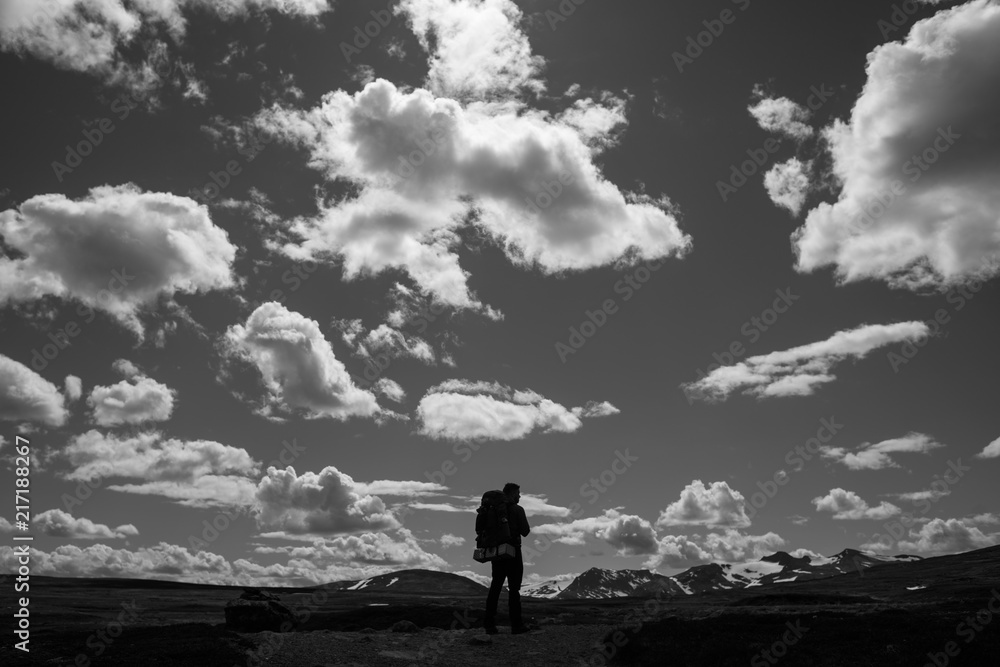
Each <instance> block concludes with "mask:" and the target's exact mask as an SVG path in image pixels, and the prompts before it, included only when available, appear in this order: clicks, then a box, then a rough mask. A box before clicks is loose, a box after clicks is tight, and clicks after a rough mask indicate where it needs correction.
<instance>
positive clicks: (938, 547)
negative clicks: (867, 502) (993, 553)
mask: <svg viewBox="0 0 1000 667" xmlns="http://www.w3.org/2000/svg"><path fill="white" fill-rule="evenodd" d="M980 519H986V520H985V521H983V520H980ZM996 523H998V521H997V518H996V516H995V515H984V516H982V517H967V518H964V519H941V518H935V519H931V520H930V521H928V522H926V523H924V524H923V525H922V526H920V527H919V528H913V529H911V530H910V533H909V535H908V536H907V537H908V538H909V539H901V540H900V541H899V542H898V543H895V544H894V543H892V542H887V541H883V542H872V543H869V544H864V545H862V548H863V549H870V550H871V551H881V552H890V553H901V552H902V553H917V554H924V555H927V556H940V555H945V554H953V553H962V552H965V551H972V550H974V549H984V548H986V547H991V546H994V545H996V544H1000V532H984V531H983V529H982V528H981V527H980V526H982V525H986V524H996Z"/></svg>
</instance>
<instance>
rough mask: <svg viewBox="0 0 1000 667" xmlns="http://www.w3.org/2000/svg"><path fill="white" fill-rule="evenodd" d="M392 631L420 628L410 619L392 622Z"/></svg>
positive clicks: (417, 630) (412, 630)
mask: <svg viewBox="0 0 1000 667" xmlns="http://www.w3.org/2000/svg"><path fill="white" fill-rule="evenodd" d="M392 631H393V632H420V628H418V627H417V624H416V623H413V622H412V621H396V622H395V623H393V624H392Z"/></svg>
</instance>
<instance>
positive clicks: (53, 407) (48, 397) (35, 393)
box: [0, 259, 69, 427]
mask: <svg viewBox="0 0 1000 667" xmlns="http://www.w3.org/2000/svg"><path fill="white" fill-rule="evenodd" d="M2 261H3V260H2V259H0V262H2ZM68 416H69V412H68V411H67V410H66V406H65V399H64V398H63V395H62V394H60V393H59V389H58V388H57V387H56V386H55V385H54V384H52V383H51V382H49V381H48V380H46V379H45V378H43V377H42V376H41V375H39V374H38V373H36V372H35V371H33V370H31V369H30V368H28V367H27V366H25V365H24V364H22V363H21V362H19V361H14V360H13V359H11V358H10V357H8V356H5V355H3V354H0V420H3V421H13V422H19V421H26V422H34V423H37V424H44V425H45V426H53V427H56V426H62V425H63V424H64V423H65V422H66V418H67V417H68Z"/></svg>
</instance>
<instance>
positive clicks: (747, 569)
mask: <svg viewBox="0 0 1000 667" xmlns="http://www.w3.org/2000/svg"><path fill="white" fill-rule="evenodd" d="M914 560H921V559H920V557H918V556H905V555H903V556H879V555H876V554H871V553H866V552H862V551H857V550H855V549H844V550H843V551H841V552H840V553H837V554H835V555H833V556H829V557H820V558H816V559H812V558H810V557H809V556H799V557H795V556H792V555H791V554H789V553H787V552H785V551H779V552H777V553H774V554H772V555H770V556H764V557H763V558H761V559H760V560H759V561H757V562H754V563H708V564H706V565H696V566H695V567H692V568H690V569H689V570H685V571H684V572H681V573H680V574H675V575H673V576H670V577H668V576H665V575H662V574H657V573H655V572H650V571H648V570H603V569H599V568H591V569H589V570H587V571H586V572H584V573H583V574H581V575H580V576H578V577H577V578H576V579H574V580H573V581H572V582H571V583H570V584H569V585H567V586H566V587H565V588H564V589H563V590H562V592H558V593H556V594H555V595H550V594H546V595H544V596H542V595H539V596H537V597H556V598H559V599H601V598H612V597H623V596H626V595H636V596H652V595H656V594H657V593H659V594H661V595H662V594H663V593H666V594H667V595H696V594H698V593H705V592H708V591H725V590H735V589H740V588H750V587H754V586H770V585H773V584H782V583H785V582H789V581H804V580H806V579H819V578H823V577H832V576H835V575H838V574H845V573H847V572H859V571H863V570H865V569H867V568H870V567H873V566H875V565H883V564H886V563H903V562H908V561H914ZM546 593H551V590H546ZM524 594H525V595H531V593H528V592H525V593H524Z"/></svg>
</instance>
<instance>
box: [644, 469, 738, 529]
mask: <svg viewBox="0 0 1000 667" xmlns="http://www.w3.org/2000/svg"><path fill="white" fill-rule="evenodd" d="M749 525H750V517H748V516H747V514H746V501H745V500H744V498H743V494H741V493H740V492H739V491H736V490H735V489H731V488H729V484H727V483H726V482H712V484H711V485H709V486H706V485H705V484H704V483H703V482H702V481H701V480H700V479H696V480H694V481H693V482H691V483H690V484H688V485H687V486H686V487H684V490H683V491H681V497H680V498H679V499H678V500H676V501H674V502H673V503H671V504H670V505H668V506H667V508H666V509H664V510H663V511H662V512H660V517H659V519H657V520H656V527H657V528H663V527H666V526H718V527H731V528H746V527H748V526H749Z"/></svg>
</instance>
